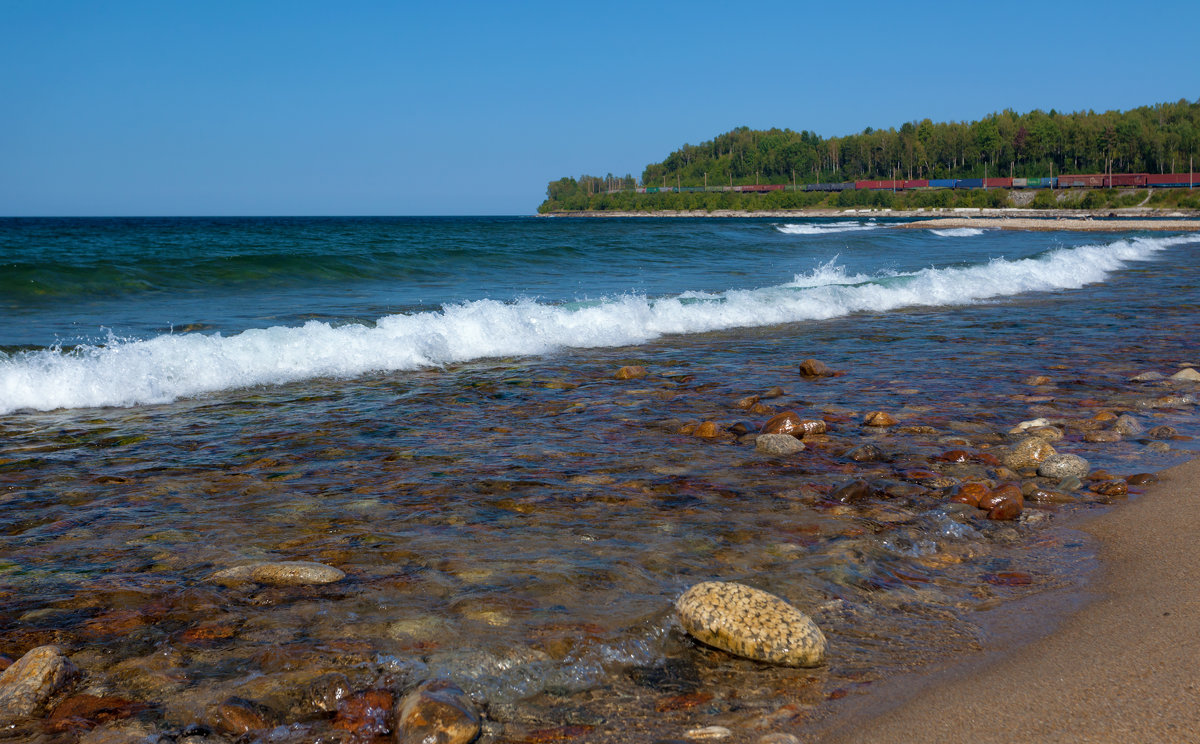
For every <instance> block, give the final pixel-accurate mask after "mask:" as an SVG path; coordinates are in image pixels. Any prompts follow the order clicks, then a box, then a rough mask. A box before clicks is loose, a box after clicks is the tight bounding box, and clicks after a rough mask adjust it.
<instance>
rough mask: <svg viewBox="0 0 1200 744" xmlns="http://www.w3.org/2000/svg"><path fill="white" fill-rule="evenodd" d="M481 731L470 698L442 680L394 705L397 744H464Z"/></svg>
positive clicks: (425, 685) (427, 683) (415, 691)
mask: <svg viewBox="0 0 1200 744" xmlns="http://www.w3.org/2000/svg"><path fill="white" fill-rule="evenodd" d="M481 728H482V727H481V724H480V717H479V711H478V710H476V709H475V705H474V704H473V703H472V702H471V700H470V698H468V697H467V694H466V693H465V692H463V691H462V690H461V689H460V688H459V687H458V686H457V685H455V684H454V683H452V682H449V681H446V680H433V681H431V682H426V683H425V684H423V685H421V686H420V687H418V688H417V689H416V690H413V691H412V692H411V693H409V694H408V695H407V696H405V697H404V699H403V700H401V701H400V702H399V703H397V705H396V742H397V744H427V742H436V743H437V744H468V743H469V742H472V741H474V740H475V738H476V737H478V736H479V732H480V730H481Z"/></svg>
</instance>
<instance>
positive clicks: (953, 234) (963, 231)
mask: <svg viewBox="0 0 1200 744" xmlns="http://www.w3.org/2000/svg"><path fill="white" fill-rule="evenodd" d="M929 232H931V233H933V234H934V235H936V236H938V237H939V238H970V237H974V236H976V235H983V230H981V229H980V228H978V227H952V228H949V229H947V230H930V231H929Z"/></svg>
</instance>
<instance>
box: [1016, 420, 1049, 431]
mask: <svg viewBox="0 0 1200 744" xmlns="http://www.w3.org/2000/svg"><path fill="white" fill-rule="evenodd" d="M1049 425H1050V421H1049V420H1047V419H1044V418H1035V419H1030V420H1029V421H1022V422H1021V423H1019V424H1017V425H1016V426H1014V427H1013V428H1012V430H1011V431H1010V432H1009V433H1010V434H1020V433H1021V432H1023V431H1025V430H1027V429H1036V428H1038V427H1042V426H1049Z"/></svg>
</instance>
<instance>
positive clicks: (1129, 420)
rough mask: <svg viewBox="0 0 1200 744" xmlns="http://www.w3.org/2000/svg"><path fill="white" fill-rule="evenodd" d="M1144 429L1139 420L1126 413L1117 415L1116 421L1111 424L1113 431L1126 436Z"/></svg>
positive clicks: (1133, 434)
mask: <svg viewBox="0 0 1200 744" xmlns="http://www.w3.org/2000/svg"><path fill="white" fill-rule="evenodd" d="M1145 430H1146V427H1144V426H1142V424H1141V422H1140V421H1138V420H1137V419H1135V418H1134V417H1133V416H1130V415H1129V414H1128V413H1123V414H1121V415H1120V416H1118V417H1117V423H1115V424H1113V431H1115V432H1117V433H1119V434H1124V435H1125V436H1127V437H1131V436H1135V435H1137V434H1141V433H1142V432H1144V431H1145Z"/></svg>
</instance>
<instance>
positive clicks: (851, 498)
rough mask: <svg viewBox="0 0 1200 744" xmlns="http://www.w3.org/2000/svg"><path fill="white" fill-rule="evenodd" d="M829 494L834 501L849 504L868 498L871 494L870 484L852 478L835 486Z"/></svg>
mask: <svg viewBox="0 0 1200 744" xmlns="http://www.w3.org/2000/svg"><path fill="white" fill-rule="evenodd" d="M830 495H831V497H832V498H833V500H834V501H840V502H842V503H843V504H850V503H853V502H855V501H862V500H863V499H865V498H868V497H869V496H870V495H871V486H870V485H869V484H868V483H867V482H866V481H864V480H852V481H850V482H849V483H843V484H842V485H840V486H838V487H837V488H835V489H834V491H833V493H832V494H830Z"/></svg>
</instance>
